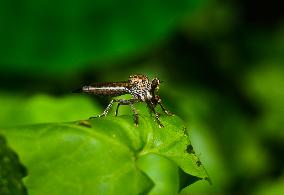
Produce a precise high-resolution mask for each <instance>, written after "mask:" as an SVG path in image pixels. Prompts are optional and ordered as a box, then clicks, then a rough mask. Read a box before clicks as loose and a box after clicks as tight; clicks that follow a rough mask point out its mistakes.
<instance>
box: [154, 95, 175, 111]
mask: <svg viewBox="0 0 284 195" xmlns="http://www.w3.org/2000/svg"><path fill="white" fill-rule="evenodd" d="M156 101H157V103H158V104H159V105H160V107H161V108H162V110H163V111H164V113H166V114H167V115H168V116H172V115H174V114H173V113H171V112H170V111H169V110H168V109H166V108H165V106H164V105H163V104H162V100H161V98H160V97H159V96H157V97H156Z"/></svg>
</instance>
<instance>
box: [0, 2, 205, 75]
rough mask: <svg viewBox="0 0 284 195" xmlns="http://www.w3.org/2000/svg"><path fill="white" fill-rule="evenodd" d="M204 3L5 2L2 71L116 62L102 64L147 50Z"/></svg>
mask: <svg viewBox="0 0 284 195" xmlns="http://www.w3.org/2000/svg"><path fill="white" fill-rule="evenodd" d="M203 2H204V1H197V0H190V1H189V0H177V1H175V2H172V1H170V0H155V1H152V0H151V1H135V2H133V1H130V0H122V1H116V0H107V1H91V0H84V1H68V0H63V1H60V2H58V1H55V0H53V1H36V0H32V1H23V2H17V4H15V3H14V2H11V1H1V2H0V29H1V30H0V43H1V44H0V64H1V65H2V66H1V71H3V70H9V71H14V72H15V71H17V72H18V73H21V72H22V71H25V72H28V73H33V72H36V73H38V74H46V73H53V74H55V73H64V72H72V71H75V70H82V69H83V68H85V67H87V66H89V67H90V66H101V65H103V66H104V65H106V64H114V63H98V62H104V61H107V62H110V59H111V61H112V62H113V61H114V60H115V59H121V58H123V57H126V56H130V55H131V56H133V55H134V54H137V53H141V52H144V51H146V50H147V49H148V48H149V47H151V46H153V44H157V43H159V42H161V41H162V40H163V39H165V38H166V37H167V36H168V35H169V33H170V32H171V31H172V30H173V29H174V27H175V26H176V25H177V23H178V21H179V20H180V19H182V17H183V15H185V14H187V13H191V11H192V10H194V9H195V7H197V6H198V5H200V4H202V3H203ZM14 13H17V14H14ZM94 62H95V63H94Z"/></svg>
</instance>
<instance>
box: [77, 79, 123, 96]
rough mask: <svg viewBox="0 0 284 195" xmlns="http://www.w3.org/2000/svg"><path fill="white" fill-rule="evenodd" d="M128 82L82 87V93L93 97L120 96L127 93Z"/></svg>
mask: <svg viewBox="0 0 284 195" xmlns="http://www.w3.org/2000/svg"><path fill="white" fill-rule="evenodd" d="M128 88H129V83H128V82H104V83H94V84H92V85H88V86H84V87H83V88H82V91H83V92H85V93H89V94H93V95H105V96H120V95H124V94H127V93H129V89H128Z"/></svg>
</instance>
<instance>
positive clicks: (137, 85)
mask: <svg viewBox="0 0 284 195" xmlns="http://www.w3.org/2000/svg"><path fill="white" fill-rule="evenodd" d="M128 82H129V84H130V92H131V94H132V96H133V97H134V98H135V99H140V100H142V101H145V100H147V99H151V98H152V94H151V82H150V81H149V79H148V77H147V76H146V75H133V76H130V77H129V80H128Z"/></svg>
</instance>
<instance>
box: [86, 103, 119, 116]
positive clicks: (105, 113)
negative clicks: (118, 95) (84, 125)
mask: <svg viewBox="0 0 284 195" xmlns="http://www.w3.org/2000/svg"><path fill="white" fill-rule="evenodd" d="M114 102H116V100H111V101H110V103H109V104H108V106H107V107H106V109H105V110H104V112H103V113H102V114H100V115H98V116H92V117H90V119H92V118H99V117H103V116H106V115H107V113H108V112H109V110H110V108H111V106H112V105H113V103H114Z"/></svg>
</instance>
